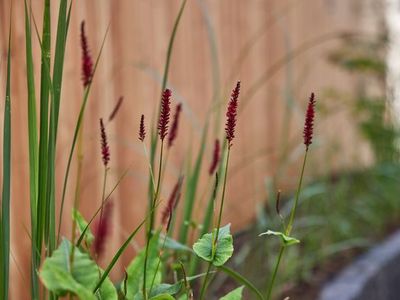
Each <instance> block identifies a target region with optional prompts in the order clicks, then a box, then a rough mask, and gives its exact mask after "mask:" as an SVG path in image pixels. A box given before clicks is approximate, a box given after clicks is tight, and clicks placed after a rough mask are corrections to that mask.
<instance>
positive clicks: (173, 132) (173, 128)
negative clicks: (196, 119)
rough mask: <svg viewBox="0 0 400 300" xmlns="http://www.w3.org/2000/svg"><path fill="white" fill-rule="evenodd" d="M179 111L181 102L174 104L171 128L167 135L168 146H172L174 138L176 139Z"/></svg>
mask: <svg viewBox="0 0 400 300" xmlns="http://www.w3.org/2000/svg"><path fill="white" fill-rule="evenodd" d="M181 111H182V103H179V104H178V105H177V106H176V110H175V115H174V120H173V121H172V126H171V130H170V132H169V135H168V147H171V146H172V144H173V142H174V140H175V139H176V136H177V135H178V125H179V116H180V114H181Z"/></svg>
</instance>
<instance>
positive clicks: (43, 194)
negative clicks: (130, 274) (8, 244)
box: [37, 0, 51, 244]
mask: <svg viewBox="0 0 400 300" xmlns="http://www.w3.org/2000/svg"><path fill="white" fill-rule="evenodd" d="M50 29H51V27H50V0H45V1H44V11H43V34H42V42H41V63H42V64H41V75H40V128H39V130H40V136H39V170H38V172H39V173H38V174H39V175H38V177H39V178H38V184H39V186H38V201H37V203H38V212H37V214H38V222H39V224H38V228H43V229H44V237H45V239H46V240H47V239H48V237H49V233H48V222H49V217H48V216H47V209H48V207H47V198H48V197H47V164H48V160H47V159H48V152H47V150H48V149H47V142H48V130H49V129H48V126H49V125H48V122H49V92H50V81H49V74H50V73H49V68H50V43H51V32H50ZM38 234H39V233H38ZM46 244H47V241H46Z"/></svg>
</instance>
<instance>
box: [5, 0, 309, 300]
mask: <svg viewBox="0 0 400 300" xmlns="http://www.w3.org/2000/svg"><path fill="white" fill-rule="evenodd" d="M43 3H44V8H43V28H42V31H41V33H40V32H39V29H38V27H37V24H36V20H35V18H34V15H33V12H32V9H31V7H30V2H28V1H24V13H25V43H26V49H25V53H26V67H27V75H26V76H27V78H26V79H27V91H28V99H27V100H28V102H27V107H28V140H29V174H30V209H31V228H30V237H31V242H32V253H31V258H32V272H31V297H32V299H47V298H48V299H58V298H59V297H64V296H68V297H69V298H70V299H74V298H75V297H78V298H81V299H106V300H107V299H119V298H120V299H128V300H129V299H145V300H148V299H153V300H156V299H193V298H194V297H195V296H196V297H197V298H199V299H200V300H202V299H205V298H206V297H209V294H210V293H209V290H208V288H209V284H210V282H211V281H212V280H213V277H214V276H216V275H217V273H218V274H219V273H224V274H226V275H228V276H230V277H231V278H232V279H234V280H235V281H236V282H238V283H239V284H240V286H239V287H237V288H235V289H233V290H232V291H230V292H229V293H227V294H226V295H225V296H223V297H222V298H220V299H225V300H229V299H241V298H242V292H243V290H244V288H246V289H248V290H249V291H250V292H251V293H252V294H253V295H254V296H255V297H257V299H264V296H263V294H262V293H261V292H260V291H259V290H258V289H257V288H256V286H255V285H253V284H252V283H251V282H250V281H249V280H248V279H246V278H245V277H244V276H242V275H241V274H239V273H238V272H236V271H234V270H233V269H231V268H229V267H227V266H225V264H226V263H227V262H228V260H229V259H230V258H231V257H232V255H233V251H234V248H233V236H232V234H231V232H230V224H227V225H225V226H223V224H222V215H223V211H224V204H225V201H226V190H227V178H228V171H229V160H230V155H231V148H232V146H233V140H234V137H235V128H236V121H237V120H236V119H237V114H238V105H239V93H240V82H237V84H236V86H235V88H234V89H233V91H232V94H231V97H230V101H229V103H228V108H227V112H226V126H225V133H224V138H223V139H221V138H218V135H220V134H221V133H220V130H219V129H220V127H221V124H219V123H220V122H219V120H220V119H221V116H220V115H219V112H220V109H219V108H216V107H214V106H215V105H216V104H218V103H216V102H217V101H218V100H219V91H218V90H217V88H218V87H215V89H214V101H213V104H212V107H211V108H210V109H209V110H207V116H206V119H205V123H204V126H203V128H202V138H201V145H200V147H199V149H198V152H197V155H196V157H195V160H194V163H193V164H192V163H191V161H190V159H191V158H188V163H187V169H186V171H185V172H186V174H183V175H185V178H187V180H185V181H184V180H183V178H184V177H183V175H182V174H180V177H179V179H178V182H177V184H176V186H175V188H174V190H173V192H172V193H171V197H170V201H168V203H167V205H166V208H165V210H164V212H163V221H162V224H161V225H158V224H157V222H156V218H157V212H158V211H159V210H158V208H159V206H160V205H161V203H162V199H161V197H160V194H161V191H162V189H163V174H164V172H165V169H166V167H167V163H168V153H169V148H170V147H172V146H173V145H174V141H175V138H176V137H177V130H178V124H179V114H180V112H181V110H182V104H180V103H179V104H178V105H177V106H176V112H175V115H174V120H173V122H172V126H171V127H170V128H169V123H170V122H169V121H170V120H169V119H170V111H171V103H173V97H172V91H171V90H170V89H169V88H168V87H167V86H168V74H169V68H170V60H171V54H172V50H173V44H174V39H175V36H176V34H177V30H178V26H179V22H180V19H181V16H182V14H183V11H184V9H185V5H186V0H183V1H182V2H181V6H180V9H179V12H178V14H177V17H176V21H175V24H174V28H173V31H172V34H171V37H170V42H169V45H168V51H167V57H166V62H165V70H164V74H163V80H162V84H161V88H162V95H161V103H160V106H159V108H155V112H154V116H153V120H152V122H151V124H152V126H150V130H149V132H150V140H149V143H150V151H149V157H148V165H149V189H148V199H149V204H148V209H147V213H146V215H145V216H144V217H143V219H142V220H141V221H140V222H139V224H138V225H137V226H136V227H135V228H133V229H132V230H131V231H130V234H129V236H128V237H127V238H126V240H125V241H124V242H123V243H122V245H121V246H120V247H119V249H118V250H117V251H116V253H115V254H114V256H113V258H112V259H111V261H110V262H108V264H106V266H105V267H104V268H101V267H100V265H99V256H100V253H101V250H99V249H101V247H100V246H99V247H97V246H96V245H99V244H100V245H102V244H103V243H104V241H105V239H106V237H107V227H108V225H107V224H108V222H109V216H110V211H109V210H108V209H109V208H110V205H111V203H112V202H111V201H110V197H111V195H112V193H113V192H114V190H115V189H116V188H117V187H118V185H119V183H120V182H121V180H122V179H123V178H124V177H125V175H126V173H127V172H125V173H123V174H122V175H121V177H120V179H119V180H118V181H117V182H116V183H115V185H114V188H113V189H112V191H111V192H110V193H109V194H106V184H107V179H108V178H107V174H108V171H109V168H110V166H109V164H108V163H109V160H110V157H111V155H110V149H109V145H108V139H107V130H106V129H107V128H106V127H107V126H106V125H107V124H106V123H105V122H103V119H100V137H101V157H102V160H103V166H104V172H103V173H104V177H103V178H104V179H103V186H102V196H101V205H100V206H99V207H98V208H97V209H96V210H95V211H94V212H93V214H92V216H91V218H90V219H89V220H88V221H87V220H86V219H85V218H84V216H83V215H82V214H81V213H80V211H79V206H80V205H79V204H80V184H81V182H80V181H81V170H82V161H83V159H84V151H83V148H82V144H83V135H82V130H83V123H84V118H85V113H86V107H87V104H88V101H89V100H90V92H91V87H92V82H93V81H94V80H95V74H96V70H97V67H98V65H99V62H100V58H101V56H102V50H103V47H104V44H105V42H106V37H107V33H108V28H107V30H106V32H105V34H104V39H103V41H102V44H101V46H100V48H99V51H98V55H97V57H96V59H95V60H92V57H91V55H90V51H89V45H88V40H87V37H86V34H85V27H84V23H83V22H82V24H81V47H82V73H83V95H82V102H81V106H80V110H79V114H78V116H77V120H76V124H75V126H74V131H73V137H72V143H71V145H70V150H69V153H68V160H67V166H66V170H65V175H64V178H63V185H62V188H61V197H60V199H58V197H56V194H57V192H58V191H57V190H56V184H55V182H56V180H55V174H56V163H55V154H56V150H57V135H58V122H59V114H60V102H61V101H62V97H61V95H62V93H61V91H62V83H63V67H64V63H65V48H66V40H67V35H68V30H69V22H70V16H71V11H72V9H73V1H72V0H71V1H68V0H61V1H60V6H59V11H58V19H57V21H58V24H57V30H56V36H55V52H54V57H52V52H51V40H52V35H51V34H52V31H51V25H52V24H51V18H50V11H51V1H50V0H44V2H43ZM32 33H34V36H36V39H37V42H38V44H39V45H40V50H41V52H40V61H41V72H40V82H39V86H40V93H39V94H40V99H39V100H40V101H38V103H39V110H37V107H36V105H37V103H36V93H37V92H36V85H35V79H36V78H35V73H34V67H33V65H34V56H33V44H32V40H33V37H32ZM10 41H11V25H10V33H9V43H10ZM214 52H215V51H214ZM214 54H215V53H214ZM7 62H8V64H7V82H6V102H5V113H4V140H3V156H4V162H5V163H4V165H3V193H2V210H1V222H0V226H1V227H0V233H1V236H2V237H3V238H2V247H1V252H0V256H1V260H0V266H1V269H2V271H3V272H2V274H1V277H0V279H1V282H2V285H1V295H2V296H3V297H4V298H5V299H6V298H7V297H8V284H9V280H8V273H9V272H8V265H9V257H10V245H9V244H10V243H9V238H10V231H9V210H10V181H11V174H10V162H11V161H10V153H11V150H10V145H11V140H10V139H11V123H10V118H11V112H10V81H11V78H10V72H11V71H10V70H11V50H10V46H9V49H8V59H7ZM213 72H214V73H215V74H214V75H215V78H214V79H215V81H218V78H217V77H218V76H217V75H216V74H217V73H218V71H217V70H213ZM119 106H120V103H118V104H117V107H116V108H115V109H114V110H113V112H112V113H111V116H112V117H111V116H110V118H109V121H112V119H114V118H115V115H116V112H117V111H118V107H119ZM215 108H216V109H215ZM38 111H39V114H38V113H37V112H38ZM213 113H215V123H217V124H215V128H214V129H215V130H214V134H215V135H216V139H215V141H216V142H215V144H214V151H213V153H214V154H213V161H212V163H211V166H210V169H209V175H210V176H209V180H208V186H209V187H208V190H207V189H206V190H205V191H204V192H203V193H202V195H203V196H207V195H208V194H209V195H208V205H207V209H206V210H204V216H203V224H200V225H202V226H203V228H201V230H200V231H199V232H198V233H197V232H196V230H193V228H194V227H196V226H198V225H199V224H195V221H194V220H193V217H192V214H193V210H194V207H195V204H196V201H199V198H200V197H199V195H198V194H199V192H198V187H199V181H200V174H201V171H202V166H203V164H204V154H205V151H206V150H207V140H208V135H209V130H210V131H211V125H210V124H211V121H210V120H211V118H212V115H213ZM313 114H314V102H313V97H312V98H311V100H310V106H309V110H308V114H307V118H308V119H306V126H305V131H304V136H305V142H304V143H305V144H306V149H307V150H306V154H307V153H308V146H309V145H310V144H311V138H312V126H313V123H312V122H313V117H314V116H313ZM38 124H39V128H38ZM145 136H146V128H145V123H144V116H143V115H142V118H141V122H140V126H139V140H140V141H141V143H142V144H143V146H144V152H145V156H146V157H147V147H146V144H145ZM221 140H223V143H221V144H222V145H221V144H220V141H221ZM164 142H165V143H164ZM74 155H76V162H77V170H78V172H77V176H76V178H75V179H76V182H75V193H74V200H73V210H72V212H71V217H72V234H71V238H70V239H68V238H66V237H62V236H61V224H62V219H63V216H64V215H65V211H64V209H65V202H66V201H67V198H66V195H67V194H66V192H67V188H68V182H69V179H70V170H71V166H72V164H73V163H74V162H75V160H74V157H75V156H74ZM157 157H158V164H157V167H155V165H156V158H157ZM306 157H307V156H305V159H304V164H303V170H302V173H301V176H300V183H299V188H298V193H297V197H296V199H295V204H294V206H293V209H292V211H291V215H290V219H289V223H288V226H287V227H286V229H285V233H280V232H272V231H268V232H266V234H268V235H270V234H272V235H278V236H280V237H281V238H282V241H283V243H284V246H288V245H291V244H294V243H297V242H298V241H297V240H296V239H294V238H291V237H289V235H290V233H291V230H292V226H293V222H294V216H295V211H296V208H297V205H298V203H297V202H298V199H299V191H300V188H301V183H302V179H303V172H304V165H305V162H306ZM128 170H129V169H128ZM182 173H184V172H182ZM214 175H215V184H212V179H213V177H214ZM219 177H221V178H223V181H222V185H221V187H220V185H219V182H218V178H219ZM183 182H185V185H184V184H183ZM220 189H221V190H220ZM220 192H221V197H220V198H219V197H218V195H219V193H220ZM181 193H182V194H183V193H184V195H183V197H182V198H183V204H182V205H183V219H182V220H180V223H178V222H175V221H176V220H175V218H174V212H175V210H176V209H177V207H178V199H179V198H180V194H181ZM218 199H220V200H219V206H218V210H217V211H214V207H215V206H217V205H215V204H216V203H217V201H218ZM58 200H59V202H60V203H59V204H60V211H59V212H58V213H57V212H56V202H58ZM57 216H58V219H57ZM96 222H97V223H96ZM57 225H58V226H57ZM93 225H95V226H96V227H95V228H96V230H92V229H93ZM174 228H175V230H174ZM141 229H144V231H145V238H146V244H145V247H144V248H143V249H142V250H141V251H140V252H139V253H138V255H137V256H136V257H135V258H134V259H133V260H132V261H131V263H130V264H129V266H128V267H127V270H126V274H125V277H124V279H121V282H119V283H118V284H116V285H114V283H113V282H112V281H111V279H110V277H109V275H110V272H111V271H112V270H113V268H114V266H115V265H116V263H117V262H118V260H119V259H120V257H121V255H122V254H123V253H124V251H125V250H126V249H127V247H128V246H129V244H130V243H131V241H132V240H133V238H134V237H135V236H136V235H137V234H138V233H139V232H140V230H141ZM164 230H165V231H164ZM174 232H175V233H178V235H179V238H178V240H174V239H173V236H174ZM195 234H198V237H197V241H196V242H195V243H194V244H193V248H191V247H190V246H191V243H192V239H191V236H193V235H195ZM282 249H284V247H282ZM282 254H283V250H282V252H281V254H280V256H279V257H281V256H282ZM279 260H280V259H279ZM279 260H278V263H277V266H276V272H275V275H274V276H273V278H272V282H271V290H272V286H273V282H274V280H275V276H276V273H277V270H278V267H279ZM203 267H206V268H207V269H206V271H205V272H202V268H203ZM187 271H189V272H188V273H187ZM220 271H221V272H220ZM192 282H194V284H193V286H192V285H191V283H192ZM199 282H201V284H199ZM196 284H197V285H196ZM270 294H271V292H269V294H268V297H269V296H270Z"/></svg>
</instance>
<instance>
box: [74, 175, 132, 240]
mask: <svg viewBox="0 0 400 300" xmlns="http://www.w3.org/2000/svg"><path fill="white" fill-rule="evenodd" d="M128 172H129V168H128V169H126V170H125V172H124V173H123V174H122V175H121V177H120V178H119V179H118V181H117V183H116V184H115V185H114V187H113V188H112V189H111V191H110V192H109V193H108V194H107V197H105V198H104V204H106V203H107V201H108V200H109V199H110V197H111V195H112V194H113V193H114V191H115V190H116V189H117V187H118V186H119V184H120V183H121V181H122V179H124V178H125V176H126V175H127V174H128ZM100 210H101V205H100V207H99V208H98V209H97V210H96V212H95V213H94V214H93V216H92V217H91V218H90V220H89V222H88V223H87V225H86V227H85V228H84V229H83V230H82V232H81V235H80V236H79V238H78V240H77V242H76V247H78V248H79V247H80V246H81V243H82V241H83V239H84V237H85V234H86V232H87V230H88V229H89V226H90V225H91V224H92V222H93V220H94V219H95V218H96V216H97V215H98V214H99V213H100Z"/></svg>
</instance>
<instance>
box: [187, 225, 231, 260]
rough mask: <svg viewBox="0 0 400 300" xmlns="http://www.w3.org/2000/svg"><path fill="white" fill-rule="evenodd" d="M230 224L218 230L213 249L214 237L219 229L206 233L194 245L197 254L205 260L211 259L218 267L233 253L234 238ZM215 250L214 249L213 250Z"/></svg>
mask: <svg viewBox="0 0 400 300" xmlns="http://www.w3.org/2000/svg"><path fill="white" fill-rule="evenodd" d="M230 226H231V225H230V224H228V225H226V226H224V227H221V228H220V229H219V232H218V240H217V242H216V245H215V247H216V248H215V249H213V247H214V246H213V239H214V238H215V236H216V233H217V229H214V230H213V233H206V234H205V235H203V236H202V237H201V238H200V239H199V240H198V241H197V242H196V243H194V245H193V250H194V252H195V253H196V254H197V256H199V257H201V258H202V259H204V260H205V261H210V262H212V264H213V265H214V266H216V267H219V266H222V265H223V264H225V263H226V262H227V260H228V259H229V258H230V257H231V256H232V254H233V238H232V235H231V234H230ZM213 250H214V251H213Z"/></svg>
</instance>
